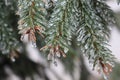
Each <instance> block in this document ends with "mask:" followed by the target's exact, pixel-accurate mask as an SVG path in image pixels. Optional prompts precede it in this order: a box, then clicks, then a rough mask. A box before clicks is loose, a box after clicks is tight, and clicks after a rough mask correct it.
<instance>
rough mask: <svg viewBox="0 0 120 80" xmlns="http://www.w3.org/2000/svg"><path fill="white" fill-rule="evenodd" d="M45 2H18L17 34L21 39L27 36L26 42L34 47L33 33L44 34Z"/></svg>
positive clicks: (29, 0)
mask: <svg viewBox="0 0 120 80" xmlns="http://www.w3.org/2000/svg"><path fill="white" fill-rule="evenodd" d="M44 5H45V2H43V1H42V0H19V1H18V12H17V14H18V15H19V16H20V20H19V21H18V24H19V26H18V29H19V30H20V31H19V33H20V34H22V36H21V39H24V36H25V35H28V40H29V41H30V42H32V43H33V45H34V46H36V37H35V32H37V33H38V34H40V35H41V36H42V37H44V36H43V35H42V33H44V30H45V27H46V22H47V20H46V19H45V16H46V14H47V13H46V10H45V8H44Z"/></svg>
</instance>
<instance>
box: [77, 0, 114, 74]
mask: <svg viewBox="0 0 120 80" xmlns="http://www.w3.org/2000/svg"><path fill="white" fill-rule="evenodd" d="M76 1H77V0H76ZM95 1H96V2H94V0H91V1H87V0H82V1H80V0H79V1H78V3H79V8H78V10H77V11H76V13H78V12H79V13H80V14H79V15H80V17H79V19H80V20H79V21H80V22H79V26H78V28H79V29H78V30H77V33H78V37H77V40H78V42H80V47H81V51H82V52H83V53H85V55H86V56H87V57H88V59H89V61H90V63H92V64H93V69H94V67H95V66H96V65H99V64H100V65H104V66H105V64H109V65H110V66H112V64H113V61H114V60H113V59H114V56H113V55H112V54H111V51H110V50H109V49H108V48H107V47H108V46H109V45H108V41H109V34H110V30H109V27H108V25H109V23H110V22H111V23H112V22H113V21H112V20H110V19H111V16H110V15H112V14H111V12H110V11H111V10H110V9H109V8H108V7H106V5H105V3H103V2H99V1H98V0H95ZM91 4H93V5H91ZM97 5H99V6H97ZM103 7H104V8H103ZM76 9H77V8H76ZM79 9H80V11H79ZM109 12H110V13H109ZM76 15H77V14H76ZM76 15H75V16H76ZM108 21H109V22H108ZM101 62H102V64H101ZM99 67H100V66H99ZM106 67H107V69H108V68H109V67H108V66H106ZM102 70H103V72H104V67H103V66H102ZM108 70H109V69H108ZM104 73H105V74H108V73H109V71H107V70H106V72H104Z"/></svg>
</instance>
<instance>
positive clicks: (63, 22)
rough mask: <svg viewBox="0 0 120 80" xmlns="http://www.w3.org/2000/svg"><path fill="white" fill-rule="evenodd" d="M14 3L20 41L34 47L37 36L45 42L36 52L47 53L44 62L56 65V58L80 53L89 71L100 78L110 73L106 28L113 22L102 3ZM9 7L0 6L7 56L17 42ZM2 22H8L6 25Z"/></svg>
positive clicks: (0, 39) (1, 42)
mask: <svg viewBox="0 0 120 80" xmlns="http://www.w3.org/2000/svg"><path fill="white" fill-rule="evenodd" d="M13 2H14V0H13ZM17 2H18V6H17V8H18V11H17V13H16V14H17V15H19V21H18V29H19V33H20V34H21V40H22V41H24V38H25V37H26V36H27V39H28V42H29V43H31V44H32V45H33V46H34V47H37V46H36V41H37V39H38V38H39V37H37V36H36V33H38V34H39V35H40V36H41V37H42V38H43V39H44V40H42V39H40V40H41V41H40V42H45V44H42V45H45V46H44V47H42V48H41V49H40V50H43V51H46V53H48V60H52V61H53V62H55V63H56V58H57V57H60V56H63V57H66V54H68V55H69V54H70V55H71V54H74V56H77V55H79V54H82V55H85V56H87V57H88V60H89V62H90V63H91V64H92V65H93V69H94V68H97V69H100V70H101V72H103V74H104V75H107V74H109V73H110V72H111V69H112V65H113V62H114V56H113V55H112V54H111V50H109V48H108V46H109V44H108V42H109V37H110V27H108V26H109V25H110V24H114V23H115V21H114V16H113V12H112V10H111V9H110V8H109V6H107V5H106V3H105V1H104V0H18V1H17ZM119 3H120V0H118V4H119ZM3 5H5V6H6V7H3ZM11 5H12V4H10V5H8V3H7V5H6V4H2V3H0V10H1V11H0V12H1V13H0V33H1V34H0V35H1V36H0V51H1V52H2V53H10V51H11V50H13V49H14V48H15V47H16V45H17V44H18V42H19V41H18V40H17V38H15V37H14V36H15V33H13V32H14V31H13V30H12V29H13V28H12V26H13V25H12V20H11V19H9V15H10V14H13V13H14V12H13V11H14V10H15V9H14V8H13V7H10V6H11ZM8 7H9V8H13V10H12V9H10V10H9V12H10V13H9V14H8V13H7V8H8ZM12 12H13V13H12ZM4 13H7V14H6V15H4ZM6 20H10V21H11V22H10V23H6ZM14 26H15V25H14ZM8 36H9V37H8ZM36 37H37V39H36ZM73 38H74V39H75V40H76V42H75V44H77V47H78V48H80V50H79V53H77V52H76V49H74V48H73V47H72V44H73V43H72V41H73ZM11 46H12V47H11ZM68 60H69V59H68Z"/></svg>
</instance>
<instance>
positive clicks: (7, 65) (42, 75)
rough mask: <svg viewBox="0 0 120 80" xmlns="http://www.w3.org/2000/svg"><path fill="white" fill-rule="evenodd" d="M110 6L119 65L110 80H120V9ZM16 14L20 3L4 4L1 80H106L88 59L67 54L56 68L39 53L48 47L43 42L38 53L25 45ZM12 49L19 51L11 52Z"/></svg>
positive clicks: (3, 0)
mask: <svg viewBox="0 0 120 80" xmlns="http://www.w3.org/2000/svg"><path fill="white" fill-rule="evenodd" d="M106 3H107V4H108V5H109V6H110V8H111V9H112V10H113V11H114V16H115V19H116V25H110V27H111V38H110V45H111V46H110V47H109V48H110V49H111V50H112V54H113V55H115V57H116V61H115V66H114V68H113V72H112V73H111V74H110V75H109V80H120V76H119V75H120V5H118V4H117V3H116V0H106ZM16 12H17V0H0V35H1V36H4V38H2V39H1V36H0V40H1V41H0V49H1V50H0V80H104V79H103V78H102V76H101V74H99V73H98V72H97V71H93V70H92V66H91V65H90V64H89V62H88V60H87V58H86V57H84V56H81V55H78V57H76V56H75V55H74V54H72V53H71V54H67V58H64V59H63V58H61V59H58V60H57V63H55V64H54V63H52V62H51V61H47V59H46V54H43V53H40V51H39V48H40V47H41V46H42V44H44V43H42V42H41V43H42V44H40V43H39V42H40V41H41V40H42V38H38V41H37V42H38V43H37V46H38V49H36V48H33V47H30V44H27V43H24V44H23V43H22V42H21V41H20V35H19V34H18V29H17V21H18V16H17V15H16ZM2 34H3V35H2ZM10 36H12V37H10ZM36 36H38V35H36ZM8 41H10V42H8ZM12 47H13V48H16V50H11V51H9V49H11V48H12ZM3 48H4V49H3ZM7 53H10V54H7Z"/></svg>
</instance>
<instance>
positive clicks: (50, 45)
mask: <svg viewBox="0 0 120 80" xmlns="http://www.w3.org/2000/svg"><path fill="white" fill-rule="evenodd" d="M70 1H71V0H66V1H65V0H58V1H57V3H56V5H55V8H54V10H53V13H52V14H51V18H50V20H49V23H48V29H47V32H46V35H47V37H46V39H45V41H46V46H45V47H43V48H42V49H45V50H49V55H48V59H50V60H53V59H55V58H56V57H60V56H61V55H62V56H63V57H66V56H65V53H67V52H68V50H69V49H68V45H70V44H71V43H70V40H71V25H70V24H69V23H70V19H69V18H70V16H71V15H70V11H71V7H70ZM50 55H51V56H50Z"/></svg>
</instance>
